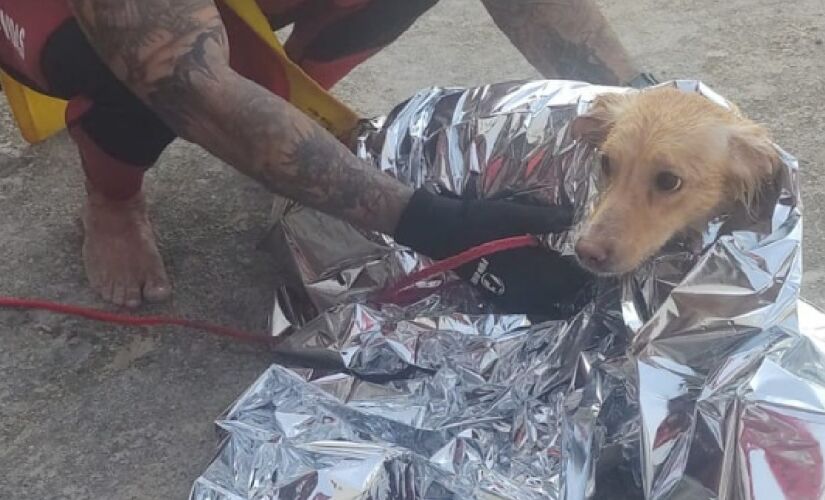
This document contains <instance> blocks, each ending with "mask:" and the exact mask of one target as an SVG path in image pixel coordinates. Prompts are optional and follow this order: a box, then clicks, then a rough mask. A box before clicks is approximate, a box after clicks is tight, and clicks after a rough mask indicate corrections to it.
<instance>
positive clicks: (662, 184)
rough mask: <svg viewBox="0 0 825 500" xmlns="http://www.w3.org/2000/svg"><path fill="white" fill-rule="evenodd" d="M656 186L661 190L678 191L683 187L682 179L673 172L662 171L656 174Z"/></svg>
mask: <svg viewBox="0 0 825 500" xmlns="http://www.w3.org/2000/svg"><path fill="white" fill-rule="evenodd" d="M656 187H657V188H658V189H659V190H661V191H678V190H679V188H681V187H682V179H680V178H679V177H677V176H676V175H674V174H673V173H671V172H662V173H660V174H659V175H657V176H656Z"/></svg>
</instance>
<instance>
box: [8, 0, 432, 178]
mask: <svg viewBox="0 0 825 500" xmlns="http://www.w3.org/2000/svg"><path fill="white" fill-rule="evenodd" d="M257 1H258V4H259V5H260V6H261V8H262V9H263V10H264V12H265V13H266V14H267V16H268V17H269V19H270V21H271V23H272V26H273V28H274V29H278V28H281V27H285V26H289V25H292V26H293V29H292V33H291V36H290V38H289V39H288V40H287V42H286V43H285V48H286V50H287V53H288V54H289V56H290V58H291V59H292V60H293V61H295V62H297V63H298V64H299V65H300V66H301V67H302V68H303V69H304V70H305V71H306V72H307V73H308V74H309V75H310V76H311V77H313V78H314V79H315V80H316V81H318V82H319V83H320V84H321V85H322V86H324V87H326V88H329V87H331V86H333V85H334V84H335V83H336V82H338V81H339V80H340V79H341V78H343V77H344V76H346V75H347V73H349V72H350V71H351V70H352V69H353V68H355V67H356V66H357V65H358V64H360V63H361V62H363V61H364V60H366V59H367V58H368V57H370V56H371V55H372V54H374V53H376V52H377V51H379V50H380V49H381V48H383V47H385V46H386V45H388V44H389V43H391V42H392V41H393V40H395V39H396V38H397V37H398V36H400V35H401V34H402V33H403V32H404V31H405V30H406V29H407V28H408V27H410V26H411V25H412V24H413V22H414V21H415V20H416V19H417V18H418V17H419V16H420V15H421V14H423V13H424V12H425V11H427V10H428V9H429V8H430V7H432V6H433V5H434V4H435V3H436V2H437V1H438V0H257ZM67 4H68V0H0V67H2V68H3V69H4V70H6V71H7V72H8V73H10V74H11V75H12V76H14V77H15V78H17V79H18V80H20V81H21V82H23V83H26V84H28V85H30V86H32V87H33V88H35V89H38V90H40V91H42V92H44V93H47V94H50V95H54V96H57V97H61V98H64V99H68V100H69V101H70V106H69V110H70V111H69V116H68V117H67V118H68V119H69V123H70V132H71V131H72V130H73V128H75V129H76V127H79V128H80V130H79V131H78V133H73V134H72V136H73V137H74V138H75V140H76V142H78V145H79V146H80V149H81V154H82V155H83V157H84V161H86V162H90V161H92V159H91V158H92V157H93V156H94V155H95V154H96V153H95V152H94V151H86V152H85V154H84V149H85V150H91V149H95V148H97V149H100V150H101V152H102V153H105V158H104V159H105V160H107V161H109V162H110V163H111V160H114V161H116V162H120V163H124V164H127V165H132V166H136V167H143V168H145V167H148V166H150V165H151V164H153V163H154V162H155V160H156V159H157V157H158V156H159V155H160V153H161V152H162V151H163V149H164V148H165V147H166V146H167V145H168V144H169V142H171V141H172V140H173V139H174V134H173V133H172V131H171V130H169V129H168V128H167V127H166V126H165V125H164V124H163V122H161V120H159V119H158V118H157V117H156V116H155V115H154V114H153V113H152V112H151V111H150V110H149V109H148V108H146V106H144V104H143V103H142V102H141V101H140V100H139V99H137V98H136V97H135V96H134V95H132V94H131V92H129V91H128V90H127V89H126V88H125V87H124V86H123V85H122V84H121V83H120V82H119V81H118V80H117V79H116V78H115V77H114V75H112V73H111V72H110V71H109V69H108V68H107V67H106V66H105V65H104V64H103V63H102V61H100V60H99V58H98V56H97V54H96V53H95V51H94V50H93V49H92V47H91V46H90V44H89V43H88V41H87V40H86V39H85V37H84V35H83V34H82V32H81V31H80V28H79V26H78V25H77V22H76V21H75V20H74V19H73V16H72V13H71V11H70V10H69V8H68V5H67ZM216 5H217V6H218V8H219V9H220V11H221V15H222V17H223V18H224V22H225V24H226V26H227V32H228V34H229V43H230V64H231V65H232V66H233V67H234V68H235V69H236V70H237V71H238V72H239V73H241V74H243V75H244V76H247V77H248V78H250V79H252V80H254V81H257V82H258V83H259V84H261V85H263V86H265V87H267V88H269V89H271V90H272V91H273V92H276V93H278V92H279V89H280V88H283V82H278V81H277V79H278V78H279V76H278V75H273V74H270V73H267V72H266V71H260V70H256V66H255V54H256V53H257V50H258V49H259V48H260V43H259V42H257V44H258V45H257V46H256V40H257V39H253V38H254V37H253V38H250V37H249V36H248V30H246V29H239V27H240V26H241V25H239V24H238V23H239V20H238V19H237V18H236V17H235V16H234V14H233V13H232V12H231V11H229V10H228V9H226V8H224V6H223V5H222V1H221V0H216ZM245 34H246V35H245ZM81 136H82V137H81ZM103 163H105V161H104V162H103Z"/></svg>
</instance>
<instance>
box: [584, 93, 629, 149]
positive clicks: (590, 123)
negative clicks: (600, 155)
mask: <svg viewBox="0 0 825 500" xmlns="http://www.w3.org/2000/svg"><path fill="white" fill-rule="evenodd" d="M631 99H632V97H631V96H629V95H626V94H603V95H600V96H599V97H597V98H596V100H595V101H593V104H592V106H591V107H590V109H589V110H588V111H587V113H585V114H583V115H580V116H577V117H576V118H575V119H574V120H573V123H572V124H571V130H572V133H573V138H574V139H576V140H583V141H585V142H588V143H590V144H592V145H594V146H600V145H601V144H602V143H603V142H604V140H605V139H607V136H608V134H610V129H612V128H613V125H614V124H615V123H616V120H617V119H618V118H619V116H620V115H621V114H622V111H624V109H625V108H626V107H627V105H628V104H630V100H631Z"/></svg>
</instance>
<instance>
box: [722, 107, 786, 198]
mask: <svg viewBox="0 0 825 500" xmlns="http://www.w3.org/2000/svg"><path fill="white" fill-rule="evenodd" d="M728 151H729V154H730V174H731V176H732V179H731V180H730V183H729V184H728V185H729V186H730V187H731V189H732V190H733V192H732V193H731V195H732V197H733V198H734V199H735V200H737V201H741V202H743V203H745V204H746V205H751V204H752V203H753V201H754V199H755V198H756V197H757V196H758V195H759V193H760V191H761V190H762V187H763V186H764V185H765V183H766V182H768V181H770V179H771V178H772V177H773V175H774V173H775V172H776V171H777V169H778V167H779V164H780V160H779V153H778V152H777V151H776V148H775V147H774V145H773V142H772V141H771V138H770V136H769V135H768V132H767V131H766V130H765V129H764V128H762V127H761V126H759V125H757V124H755V123H744V124H738V125H734V126H732V127H731V128H730V129H729V135H728Z"/></svg>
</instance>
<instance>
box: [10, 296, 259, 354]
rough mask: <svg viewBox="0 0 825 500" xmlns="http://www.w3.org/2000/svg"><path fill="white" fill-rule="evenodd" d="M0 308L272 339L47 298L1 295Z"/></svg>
mask: <svg viewBox="0 0 825 500" xmlns="http://www.w3.org/2000/svg"><path fill="white" fill-rule="evenodd" d="M0 307H4V308H13V309H36V310H40V311H50V312H53V313H57V314H65V315H68V316H78V317H81V318H86V319H90V320H93V321H100V322H103V323H112V324H116V325H126V326H143V327H149V326H182V327H186V328H193V329H195V330H201V331H204V332H208V333H212V334H214V335H218V336H221V337H228V338H232V339H235V340H241V341H244V342H255V343H263V344H268V343H270V342H272V341H273V340H275V339H273V338H272V337H270V336H267V335H263V334H260V335H256V334H254V333H249V332H244V331H241V330H236V329H234V328H229V327H225V326H219V325H213V324H210V323H204V322H201V321H193V320H189V319H183V318H174V317H169V316H133V315H130V314H116V313H110V312H107V311H101V310H98V309H91V308H87V307H80V306H74V305H69V304H60V303H57V302H50V301H47V300H36V299H18V298H14V297H5V296H0Z"/></svg>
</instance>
